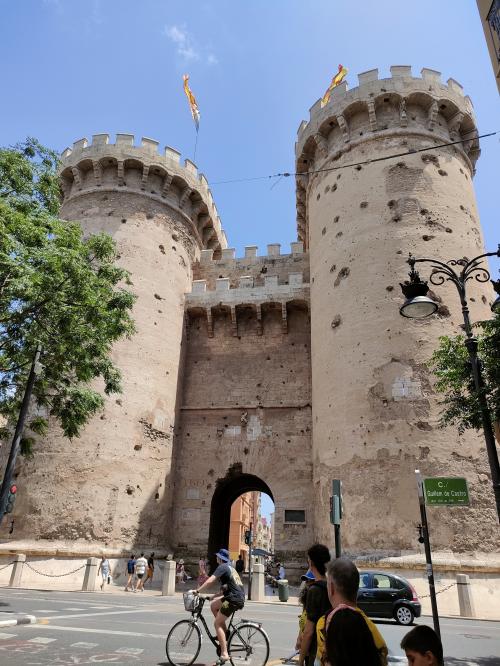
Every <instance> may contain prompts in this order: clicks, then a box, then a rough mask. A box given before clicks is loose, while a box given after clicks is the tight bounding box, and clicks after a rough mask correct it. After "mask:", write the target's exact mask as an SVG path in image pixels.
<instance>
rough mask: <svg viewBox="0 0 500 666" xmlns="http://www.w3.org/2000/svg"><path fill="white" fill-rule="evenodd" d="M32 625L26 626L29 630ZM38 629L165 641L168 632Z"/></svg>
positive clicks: (49, 626) (51, 626) (39, 626)
mask: <svg viewBox="0 0 500 666" xmlns="http://www.w3.org/2000/svg"><path fill="white" fill-rule="evenodd" d="M29 626H30V625H26V627H25V629H27V628H28V627H29ZM35 626H36V628H37V629H48V630H49V631H51V630H54V631H75V632H79V633H82V634H107V635H109V636H138V637H139V638H161V639H162V640H165V637H166V635H167V632H166V631H165V633H163V634H145V633H139V632H138V631H116V630H111V629H89V628H88V627H64V626H62V625H57V624H37V625H33V627H35Z"/></svg>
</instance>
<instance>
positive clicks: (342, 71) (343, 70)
mask: <svg viewBox="0 0 500 666" xmlns="http://www.w3.org/2000/svg"><path fill="white" fill-rule="evenodd" d="M348 71H349V70H348V69H347V67H344V65H339V71H338V72H337V74H335V76H334V77H333V79H332V82H331V83H330V85H329V86H328V88H327V90H326V92H325V94H324V95H323V97H322V98H321V108H323V107H324V106H326V105H327V104H328V102H329V100H330V95H331V94H332V90H333V89H334V88H335V86H338V85H339V83H342V81H343V80H344V79H345V77H346V76H347V72H348Z"/></svg>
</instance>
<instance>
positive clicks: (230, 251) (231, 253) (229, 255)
mask: <svg viewBox="0 0 500 666" xmlns="http://www.w3.org/2000/svg"><path fill="white" fill-rule="evenodd" d="M221 254H222V256H221V259H222V261H228V260H230V259H234V257H235V254H236V250H235V249H234V247H226V248H224V249H223V250H222V253H221Z"/></svg>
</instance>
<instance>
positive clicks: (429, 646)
mask: <svg viewBox="0 0 500 666" xmlns="http://www.w3.org/2000/svg"><path fill="white" fill-rule="evenodd" d="M401 647H402V648H403V650H404V651H405V654H406V658H407V659H408V666H443V665H444V661H443V644H442V643H441V640H440V638H439V636H438V635H437V634H436V632H435V631H434V629H431V627H428V626H427V625H425V624H421V625H419V626H417V627H413V629H412V630H411V631H409V632H408V633H407V634H406V635H405V636H404V638H403V640H402V641H401Z"/></svg>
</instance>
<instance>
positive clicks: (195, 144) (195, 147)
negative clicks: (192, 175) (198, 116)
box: [193, 127, 199, 164]
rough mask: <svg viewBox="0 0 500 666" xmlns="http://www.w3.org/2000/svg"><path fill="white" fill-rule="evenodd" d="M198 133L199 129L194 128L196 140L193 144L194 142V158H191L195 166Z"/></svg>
mask: <svg viewBox="0 0 500 666" xmlns="http://www.w3.org/2000/svg"><path fill="white" fill-rule="evenodd" d="M198 132H199V128H198V127H197V128H196V139H195V142H194V156H193V162H194V163H195V164H196V149H197V148H198Z"/></svg>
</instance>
